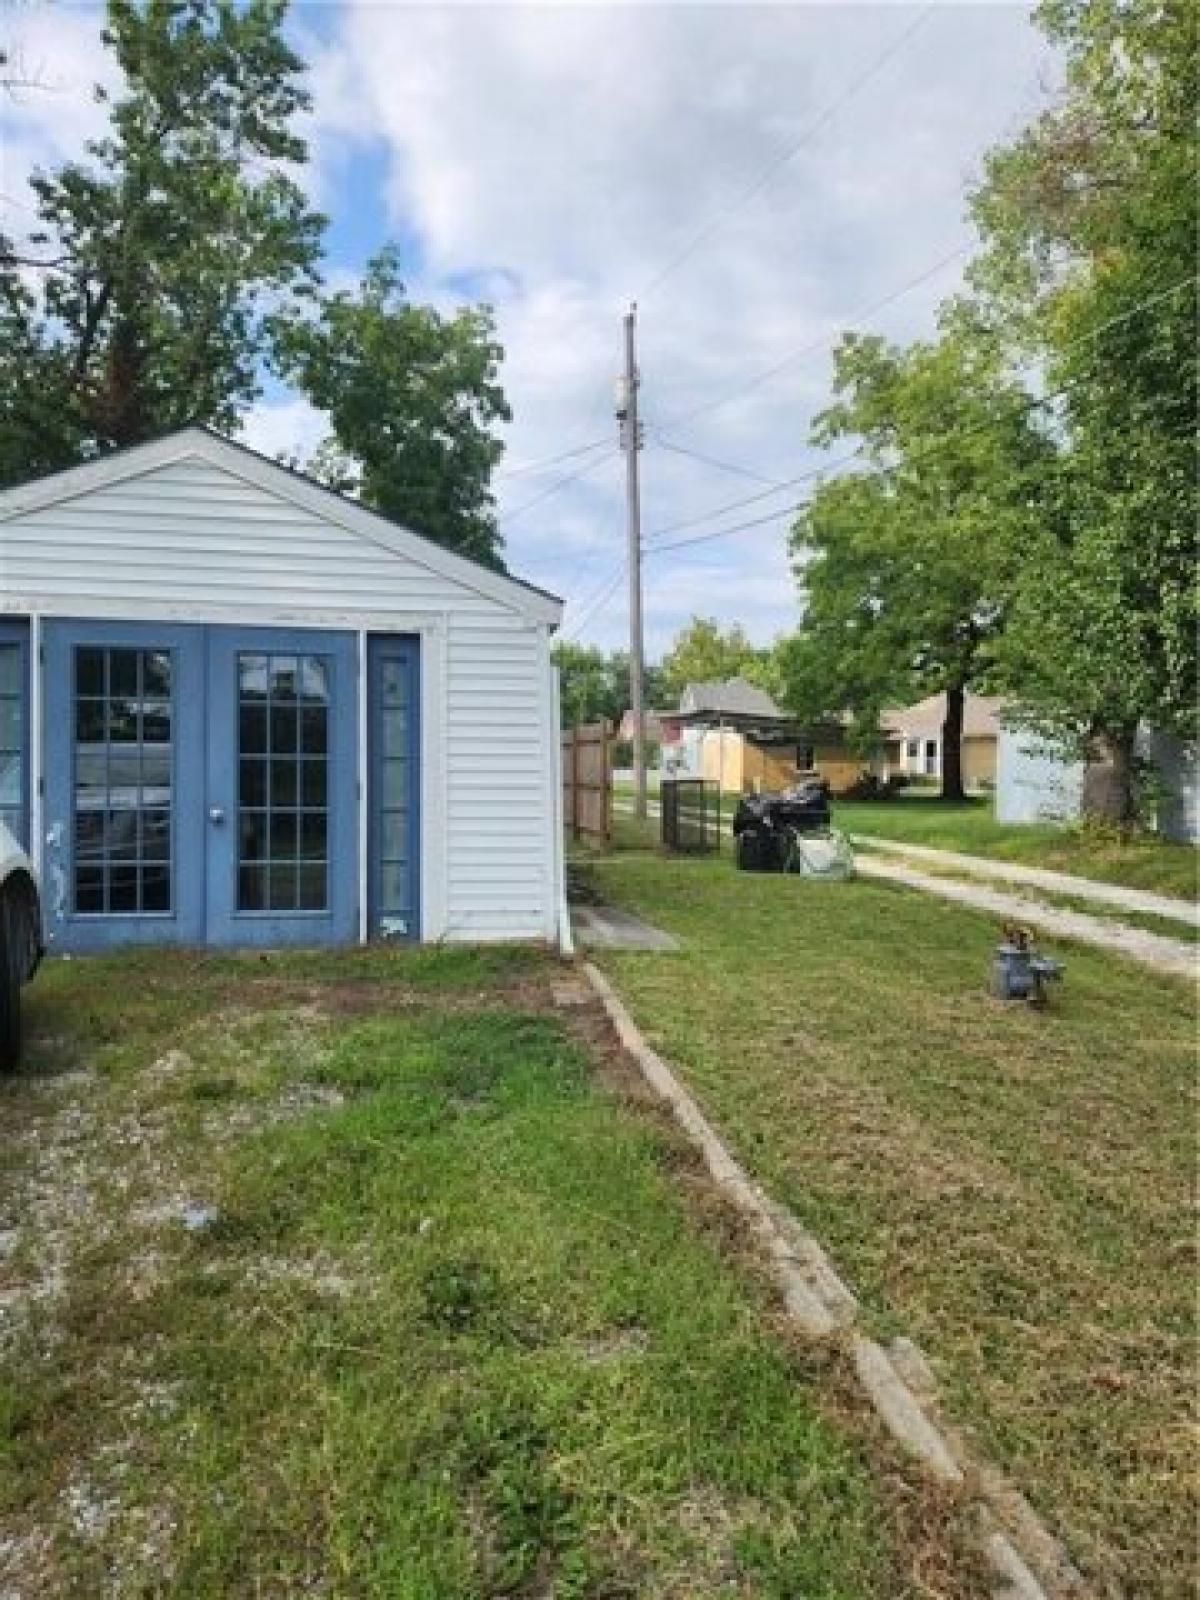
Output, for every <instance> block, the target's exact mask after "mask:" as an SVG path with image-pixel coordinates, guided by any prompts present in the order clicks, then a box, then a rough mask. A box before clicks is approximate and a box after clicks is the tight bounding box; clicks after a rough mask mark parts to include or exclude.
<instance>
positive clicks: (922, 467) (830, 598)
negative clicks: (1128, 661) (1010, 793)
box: [783, 316, 1054, 799]
mask: <svg viewBox="0 0 1200 1600" xmlns="http://www.w3.org/2000/svg"><path fill="white" fill-rule="evenodd" d="M834 366H835V380H834V382H835V396H836V398H835V401H834V404H833V405H832V406H831V407H830V408H829V409H828V410H826V411H825V412H824V413H823V414H822V415H821V416H820V417H818V419H817V422H816V425H815V428H814V434H813V437H814V440H815V442H817V443H819V444H823V445H829V444H832V443H835V442H837V441H839V440H845V439H847V438H857V439H858V440H859V441H860V442H861V451H860V453H861V457H862V466H861V467H860V468H858V469H856V470H855V471H852V472H850V473H847V474H844V475H842V476H839V477H835V478H833V479H831V480H829V481H827V482H826V483H824V484H822V485H821V486H820V487H819V488H818V489H817V490H816V491H815V492H814V493H813V495H812V496H811V498H810V500H809V501H808V503H807V505H806V506H805V508H804V509H803V511H802V512H801V514H800V516H799V518H798V520H797V522H796V524H795V526H794V528H793V530H792V535H791V547H792V552H793V556H794V558H795V561H796V566H797V573H798V576H799V580H800V583H801V587H802V591H803V596H804V615H803V619H802V623H801V627H800V631H799V634H798V635H797V637H796V639H795V640H793V641H792V642H791V643H790V644H789V645H788V646H787V647H786V649H785V651H784V652H783V671H784V674H785V677H786V680H787V692H786V699H787V701H788V703H789V704H790V705H791V706H792V708H793V709H794V710H795V711H796V712H797V713H798V714H800V715H803V716H805V717H806V718H813V719H815V718H819V717H828V716H836V715H838V714H841V713H844V712H846V711H851V712H852V713H853V714H854V717H855V722H856V738H857V742H859V743H866V742H869V740H870V738H871V735H872V733H873V731H874V729H875V728H876V726H877V723H878V715H879V712H880V711H881V710H882V708H883V707H884V706H885V705H886V704H888V703H889V702H892V703H895V702H896V701H900V702H902V703H906V702H908V701H911V700H915V699H917V698H919V697H920V696H922V695H927V694H933V693H938V692H942V691H944V692H945V695H946V718H945V725H944V728H943V741H942V749H943V762H942V792H943V795H944V796H945V797H946V798H948V799H960V798H961V797H962V793H963V786H962V772H961V744H962V723H963V709H964V701H965V696H966V692H967V690H968V689H969V688H971V687H978V686H980V685H981V684H982V683H983V682H984V681H985V680H986V676H987V673H988V670H989V668H990V666H991V662H992V658H993V652H994V648H995V644H996V640H997V639H998V637H999V635H1000V633H1001V630H1002V629H1003V626H1004V624H1005V621H1006V618H1007V613H1008V607H1009V602H1010V598H1011V595H1012V592H1013V589H1014V587H1015V584H1016V580H1017V576H1018V573H1019V571H1020V568H1021V564H1022V560H1023V551H1024V545H1025V542H1026V538H1027V535H1028V533H1029V530H1030V529H1031V528H1033V527H1036V526H1037V519H1038V517H1039V515H1040V514H1042V507H1041V498H1042V496H1043V494H1044V486H1045V483H1046V481H1047V479H1048V477H1049V476H1051V475H1052V469H1053V461H1054V450H1053V446H1052V444H1051V443H1050V441H1049V440H1048V439H1047V438H1045V437H1044V436H1043V435H1042V434H1040V433H1039V432H1038V431H1037V429H1036V427H1035V425H1034V422H1033V420H1032V418H1031V407H1030V403H1029V399H1028V397H1027V396H1026V395H1025V393H1024V392H1023V391H1022V389H1021V388H1020V387H1019V386H1018V385H1017V384H1016V383H1015V382H1014V381H1012V380H1011V379H1010V378H1008V377H1006V376H1005V374H1004V372H1003V370H1002V362H1001V359H1000V357H999V355H998V353H997V352H996V350H995V348H994V346H992V345H991V344H990V343H989V342H988V341H987V340H984V339H980V338H978V337H976V335H975V331H974V330H973V329H971V328H970V327H969V326H968V325H967V323H966V321H965V319H964V318H962V317H961V316H958V317H951V318H950V319H949V320H948V326H947V327H946V329H945V331H944V332H943V334H942V337H941V338H940V339H938V340H937V341H936V342H935V343H927V344H914V345H912V346H910V347H909V348H908V349H898V348H895V347H893V346H889V345H888V344H886V343H885V342H884V341H883V340H882V339H880V338H877V337H875V336H860V335H854V334H848V335H846V336H845V337H844V338H843V340H842V342H841V344H840V345H839V346H838V349H837V351H836V352H835V358H834Z"/></svg>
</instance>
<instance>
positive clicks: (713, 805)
mask: <svg viewBox="0 0 1200 1600" xmlns="http://www.w3.org/2000/svg"><path fill="white" fill-rule="evenodd" d="M660 798H661V801H662V842H663V844H664V846H665V847H666V848H667V849H668V850H676V851H680V852H682V853H685V854H688V855H703V854H706V853H707V852H709V851H712V850H719V849H720V846H721V789H720V785H719V784H716V783H708V782H706V781H705V779H703V778H664V779H663V782H662V786H661V790H660Z"/></svg>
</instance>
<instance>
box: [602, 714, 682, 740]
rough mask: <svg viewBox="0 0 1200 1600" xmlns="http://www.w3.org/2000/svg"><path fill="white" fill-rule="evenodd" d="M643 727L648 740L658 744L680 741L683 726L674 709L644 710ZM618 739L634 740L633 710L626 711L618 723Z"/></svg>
mask: <svg viewBox="0 0 1200 1600" xmlns="http://www.w3.org/2000/svg"><path fill="white" fill-rule="evenodd" d="M642 727H643V731H644V733H645V736H646V738H647V740H648V741H650V742H651V743H653V744H657V745H664V744H669V745H674V744H678V743H679V736H680V733H681V731H682V726H681V724H680V721H679V717H678V715H677V714H676V713H675V712H673V711H644V712H643V713H642ZM616 737H617V740H618V742H619V743H621V744H629V743H631V742H632V740H633V712H632V711H626V712H625V713H624V715H623V716H622V717H621V720H620V722H619V723H618V724H617V734H616Z"/></svg>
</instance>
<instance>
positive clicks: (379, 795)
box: [367, 634, 421, 940]
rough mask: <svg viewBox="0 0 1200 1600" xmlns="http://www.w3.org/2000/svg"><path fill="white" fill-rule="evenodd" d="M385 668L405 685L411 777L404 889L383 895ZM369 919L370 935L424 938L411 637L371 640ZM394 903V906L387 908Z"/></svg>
mask: <svg viewBox="0 0 1200 1600" xmlns="http://www.w3.org/2000/svg"><path fill="white" fill-rule="evenodd" d="M385 665H393V666H395V667H398V668H399V670H400V672H401V673H402V675H403V682H404V683H405V685H406V693H405V702H406V708H407V712H408V717H407V723H406V728H405V739H404V755H405V758H406V765H407V772H408V786H407V802H408V804H407V816H406V826H405V851H404V871H403V873H402V879H403V887H402V891H401V894H400V898H399V900H398V901H396V900H395V898H394V889H393V890H391V891H390V892H389V894H388V895H386V896H385V893H384V873H385V867H384V857H385V854H386V852H385V850H384V811H385V797H384V773H383V763H384V754H385V737H384V704H383V701H384V695H383V673H384V667H385ZM367 678H368V691H367V727H368V734H367V751H368V755H369V762H368V770H369V782H368V791H367V799H368V804H367V813H368V825H367V860H368V871H367V917H368V927H369V930H370V936H371V938H373V939H376V938H389V939H404V940H418V939H419V938H420V937H421V765H420V750H421V641H420V639H419V638H418V637H416V636H414V635H410V634H372V635H371V637H370V638H369V639H368V640H367ZM389 902H390V903H389Z"/></svg>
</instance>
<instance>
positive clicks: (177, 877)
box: [43, 622, 358, 950]
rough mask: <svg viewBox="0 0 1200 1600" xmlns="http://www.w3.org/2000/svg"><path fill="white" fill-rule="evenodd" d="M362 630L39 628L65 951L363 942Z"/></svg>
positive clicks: (52, 928) (53, 882)
mask: <svg viewBox="0 0 1200 1600" xmlns="http://www.w3.org/2000/svg"><path fill="white" fill-rule="evenodd" d="M356 669H357V660H356V653H355V641H354V637H353V635H351V634H331V633H324V632H317V631H296V630H292V629H288V630H276V629H267V630H263V629H258V630H251V629H242V628H223V627H202V626H199V625H192V626H188V625H161V624H157V623H146V624H127V623H115V622H114V623H109V622H90V623H83V622H47V623H46V625H45V660H44V679H43V682H44V715H45V749H46V775H45V806H44V813H45V822H46V838H45V880H46V881H45V884H44V892H43V897H44V901H45V914H46V918H47V923H48V929H49V932H50V934H51V936H52V938H53V940H54V942H55V943H56V945H57V946H58V947H59V948H62V949H69V950H93V949H103V948H105V947H107V946H110V945H114V944H128V943H144V944H149V943H154V944H161V943H179V944H199V943H205V942H207V943H216V944H272V945H279V944H319V943H326V942H333V941H346V940H351V939H353V938H354V937H355V936H356V933H357V917H358V912H357V907H358V874H357V866H356V861H357V851H356V848H355V839H356V826H357V825H356V796H357V718H356V712H355V707H356V704H357V687H358V686H357V681H356Z"/></svg>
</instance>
